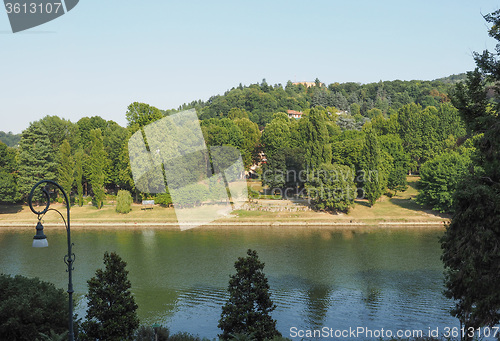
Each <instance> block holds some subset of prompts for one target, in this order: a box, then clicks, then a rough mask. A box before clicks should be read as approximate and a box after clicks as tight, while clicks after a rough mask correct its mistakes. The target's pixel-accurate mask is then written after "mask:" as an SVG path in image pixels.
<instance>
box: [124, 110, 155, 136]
mask: <svg viewBox="0 0 500 341" xmlns="http://www.w3.org/2000/svg"><path fill="white" fill-rule="evenodd" d="M125 117H126V118H127V122H128V127H129V128H130V129H131V132H132V133H135V132H136V131H137V130H139V129H140V128H142V127H144V126H147V125H148V124H149V123H152V122H154V121H156V120H159V119H161V118H163V114H162V112H161V111H160V110H159V109H158V108H155V107H154V106H152V105H149V104H146V103H139V102H134V103H132V104H130V105H129V106H128V107H127V112H126V114H125Z"/></svg>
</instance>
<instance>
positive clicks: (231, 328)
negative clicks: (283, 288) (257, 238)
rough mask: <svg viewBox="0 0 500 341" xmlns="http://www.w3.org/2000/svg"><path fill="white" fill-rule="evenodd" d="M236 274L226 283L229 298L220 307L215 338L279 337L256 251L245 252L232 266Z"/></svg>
mask: <svg viewBox="0 0 500 341" xmlns="http://www.w3.org/2000/svg"><path fill="white" fill-rule="evenodd" d="M234 267H235V268H236V274H235V275H232V276H231V278H230V280H229V288H228V291H229V299H228V301H227V302H226V304H225V305H224V306H223V307H222V314H221V318H220V320H219V324H218V327H219V328H220V329H222V334H220V335H219V336H220V337H221V338H222V339H224V340H228V339H230V338H231V334H242V333H243V334H247V335H252V337H253V338H254V339H255V340H259V341H260V340H265V339H268V338H269V339H270V338H273V337H274V336H281V333H280V332H279V331H278V330H277V329H276V321H275V320H273V319H272V317H271V313H272V311H273V310H274V309H275V308H276V306H275V305H274V303H273V301H272V300H271V297H270V295H269V289H270V288H269V284H268V282H267V278H266V276H265V274H264V273H263V271H262V270H263V269H264V263H262V262H261V261H259V258H258V256H257V251H255V250H250V249H249V250H248V251H247V257H245V258H243V257H239V258H238V260H237V261H236V263H235V264H234Z"/></svg>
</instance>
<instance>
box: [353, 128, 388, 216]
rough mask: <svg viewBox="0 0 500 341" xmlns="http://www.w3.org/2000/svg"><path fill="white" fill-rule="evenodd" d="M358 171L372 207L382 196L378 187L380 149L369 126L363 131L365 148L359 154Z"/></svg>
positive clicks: (366, 196)
mask: <svg viewBox="0 0 500 341" xmlns="http://www.w3.org/2000/svg"><path fill="white" fill-rule="evenodd" d="M361 155H362V156H361V161H360V163H359V167H360V169H359V171H360V172H361V173H362V176H361V177H360V179H361V182H362V186H363V190H364V195H365V198H366V199H368V202H369V203H370V206H373V205H374V204H375V202H376V201H377V199H378V198H380V197H381V196H382V190H383V188H381V185H380V176H381V174H380V172H382V167H381V159H380V148H379V145H378V138H377V134H376V133H375V130H374V129H373V128H372V127H371V126H369V127H367V128H366V129H365V146H364V148H363V152H362V154H361Z"/></svg>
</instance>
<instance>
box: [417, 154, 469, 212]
mask: <svg viewBox="0 0 500 341" xmlns="http://www.w3.org/2000/svg"><path fill="white" fill-rule="evenodd" d="M470 162H471V160H470V156H469V155H468V154H467V153H458V152H454V151H452V152H449V153H444V154H441V155H439V156H437V157H435V158H434V159H431V160H429V161H427V162H426V163H424V164H423V165H422V167H420V180H419V182H418V186H419V189H420V191H419V194H418V195H417V202H418V203H419V204H423V205H428V206H430V207H432V209H433V210H436V211H439V212H442V213H444V212H448V213H449V212H452V211H453V194H454V193H455V191H456V190H457V189H458V186H459V185H460V183H461V180H462V178H463V177H464V175H465V174H466V173H467V171H468V169H469V166H470Z"/></svg>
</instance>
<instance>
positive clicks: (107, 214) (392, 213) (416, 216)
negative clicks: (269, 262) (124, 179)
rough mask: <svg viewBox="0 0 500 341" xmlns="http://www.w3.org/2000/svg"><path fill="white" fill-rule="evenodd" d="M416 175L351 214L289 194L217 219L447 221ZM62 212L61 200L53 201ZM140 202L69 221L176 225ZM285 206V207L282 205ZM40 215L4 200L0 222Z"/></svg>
mask: <svg viewBox="0 0 500 341" xmlns="http://www.w3.org/2000/svg"><path fill="white" fill-rule="evenodd" d="M417 180H418V178H417V177H409V178H408V183H409V187H408V190H407V191H406V192H403V193H398V195H396V196H394V197H392V198H389V197H387V196H382V198H381V199H380V200H379V201H378V202H377V203H376V204H375V205H374V206H373V207H369V205H368V203H367V202H366V201H363V200H357V201H356V205H355V207H354V208H353V209H352V210H351V211H350V212H349V214H331V213H326V212H315V211H311V210H305V211H303V210H298V211H290V210H288V209H287V208H289V207H292V206H293V207H297V206H299V208H300V206H301V204H299V205H297V204H296V203H293V202H291V201H286V200H270V199H258V200H257V201H256V202H254V203H253V204H251V205H261V206H264V207H271V208H273V207H274V208H277V209H275V210H274V211H262V210H255V211H249V210H237V211H234V212H232V213H231V214H230V215H229V216H227V217H224V218H221V219H219V220H217V221H216V222H215V223H221V224H235V225H238V224H241V225H244V224H263V225H271V224H276V225H280V224H289V225H294V224H296V225H304V224H307V225H328V224H332V225H340V224H342V225H353V226H357V225H382V226H384V225H386V226H389V225H391V224H394V225H396V224H422V225H434V226H439V225H440V224H442V222H443V221H447V220H448V219H449V217H448V216H447V215H442V214H438V213H437V212H435V211H432V210H430V209H428V208H425V207H422V206H421V205H419V204H417V203H416V202H415V197H416V195H417V194H418V191H417V189H416V182H417ZM51 207H53V208H57V209H58V210H60V211H61V212H63V213H64V210H65V208H64V206H63V205H62V204H52V206H51ZM141 208H142V205H133V207H132V211H131V212H130V213H128V214H119V213H117V212H116V211H115V206H114V205H113V204H108V205H105V206H104V207H103V208H102V209H100V210H97V209H96V208H95V207H93V206H91V205H85V206H83V207H78V206H73V207H71V222H72V224H73V225H80V226H82V225H86V226H91V225H123V224H126V225H130V226H134V225H147V224H154V225H162V224H164V225H167V226H168V225H175V223H176V216H175V212H174V209H173V208H165V207H161V206H158V205H157V206H155V207H154V209H152V210H142V209H141ZM280 208H281V210H280ZM35 221H36V216H35V215H34V214H33V213H32V212H31V210H30V209H29V207H28V206H26V205H12V206H7V205H1V206H0V226H17V225H25V224H34V222H35ZM44 222H45V223H54V224H58V223H62V222H61V218H60V216H59V215H58V214H57V213H55V212H49V213H47V214H46V215H45V217H44Z"/></svg>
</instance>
